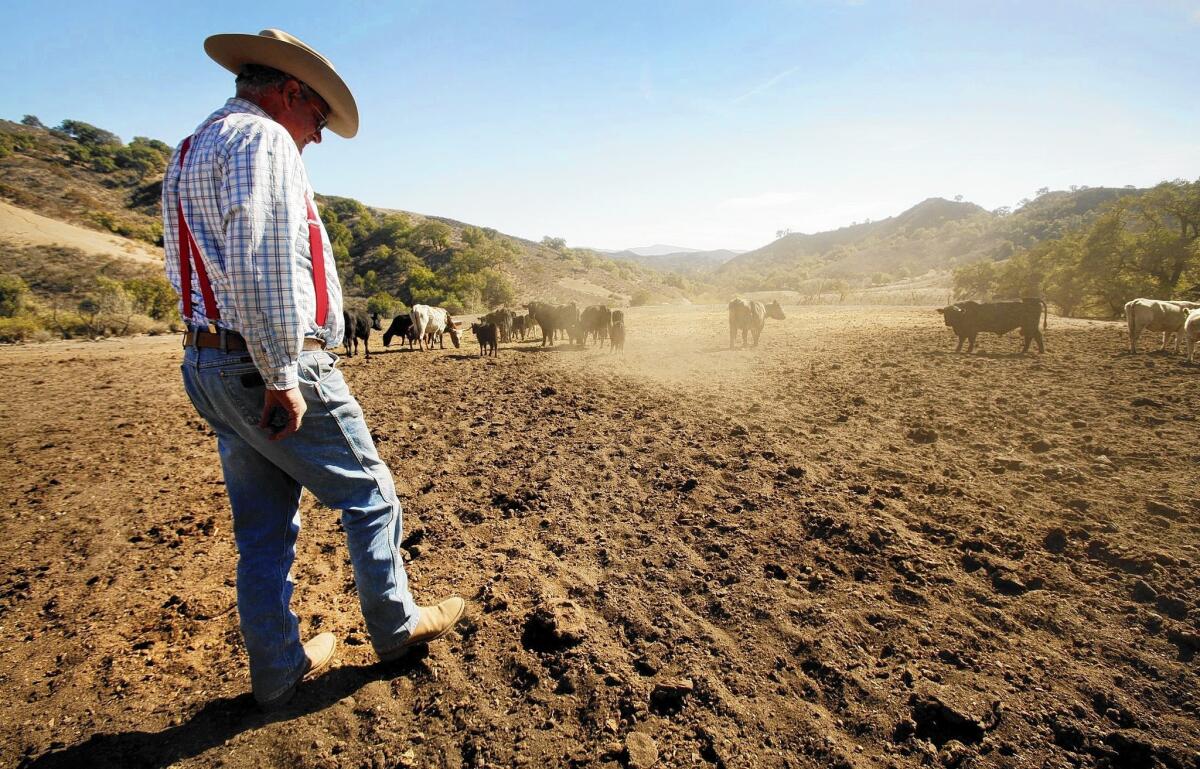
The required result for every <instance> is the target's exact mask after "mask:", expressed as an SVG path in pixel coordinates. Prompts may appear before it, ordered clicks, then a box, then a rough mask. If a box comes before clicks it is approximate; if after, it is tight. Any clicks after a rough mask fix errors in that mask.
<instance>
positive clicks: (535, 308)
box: [525, 302, 558, 347]
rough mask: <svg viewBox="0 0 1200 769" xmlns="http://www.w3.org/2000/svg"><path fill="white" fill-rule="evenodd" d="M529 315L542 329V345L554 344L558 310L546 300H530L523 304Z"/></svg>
mask: <svg viewBox="0 0 1200 769" xmlns="http://www.w3.org/2000/svg"><path fill="white" fill-rule="evenodd" d="M525 309H526V310H528V311H529V315H528V316H526V317H528V318H531V319H532V320H533V321H534V322H535V323H537V324H538V326H540V327H541V329H542V347H545V346H546V345H550V346H551V347H553V346H554V332H555V331H557V330H558V312H557V311H556V308H555V307H554V305H552V304H548V303H546V302H530V303H529V304H527V305H525Z"/></svg>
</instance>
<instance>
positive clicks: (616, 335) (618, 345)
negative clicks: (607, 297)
mask: <svg viewBox="0 0 1200 769" xmlns="http://www.w3.org/2000/svg"><path fill="white" fill-rule="evenodd" d="M617 312H618V311H617V310H614V311H613V315H616V314H617ZM608 333H609V336H610V338H611V343H610V344H609V347H608V349H609V351H610V352H624V351H625V321H624V320H614V321H613V324H612V328H610V329H609V331H608Z"/></svg>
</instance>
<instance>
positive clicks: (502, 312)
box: [343, 302, 625, 359]
mask: <svg viewBox="0 0 1200 769" xmlns="http://www.w3.org/2000/svg"><path fill="white" fill-rule="evenodd" d="M343 320H344V321H345V324H346V336H345V339H344V341H343V344H344V345H345V348H346V355H347V357H354V355H355V354H357V352H358V343H359V341H360V340H361V341H362V346H363V352H364V355H365V356H366V357H367V358H368V359H369V358H370V356H371V348H370V344H369V338H370V335H371V330H372V329H374V330H375V331H383V325H382V318H381V317H380V316H379V314H378V313H372V314H370V315H368V314H366V313H362V312H357V311H346V312H345V313H344V318H343ZM534 329H540V330H541V333H542V346H546V345H551V346H553V344H554V342H555V341H556V340H557V339H559V338H566V339H567V340H569V341H570V343H571V344H572V345H578V346H580V347H586V346H587V344H588V340H589V339H590V340H592V341H594V342H596V343H597V344H598V345H599V346H600V347H603V346H604V343H605V341H608V342H609V346H610V348H611V349H612V350H613V351H614V352H620V351H622V350H624V348H625V313H624V311H622V310H610V309H609V308H608V307H606V306H604V305H602V304H601V305H593V306H590V307H585V308H584V309H583V310H582V311H581V310H580V309H579V307H578V305H576V304H575V303H574V302H571V303H569V304H561V305H555V304H550V303H547V302H530V303H529V304H527V305H525V312H524V313H517V312H514V311H512V310H510V309H508V308H504V307H502V308H500V309H497V310H492V311H491V312H489V313H488V314H486V315H484V316H482V317H480V318H479V321H478V322H476V323H472V324H471V332H472V333H473V334H474V335H475V338H476V340H477V341H478V342H479V355H480V357H483V356H485V355H492V356H494V355H496V354H497V352H498V350H499V344H500V343H505V344H507V343H509V342H515V341H517V340H520V341H522V342H523V341H525V337H526V336H527V335H529V334H533V333H534ZM446 335H449V337H450V341H451V342H452V343H453V344H454V346H455V347H458V346H459V344H460V341H459V324H458V322H457V321H455V320H454V319H453V318H452V317H450V313H449V312H447V311H446V310H445V309H444V308H441V307H430V306H429V305H425V304H417V305H413V308H412V310H410V311H409V312H408V313H407V314H405V315H397V316H396V317H394V318H392V322H391V323H390V324H389V325H388V328H387V330H386V331H383V346H384V347H390V346H391V344H392V340H393V339H397V338H399V339H402V340H404V341H407V342H408V349H410V350H411V349H413V346H414V345H416V347H417V348H418V349H420V350H425V349H430V350H432V349H433V346H434V345H435V344H436V345H437V346H438V347H439V348H440V349H443V350H444V349H446V345H445V340H444V338H445V336H446Z"/></svg>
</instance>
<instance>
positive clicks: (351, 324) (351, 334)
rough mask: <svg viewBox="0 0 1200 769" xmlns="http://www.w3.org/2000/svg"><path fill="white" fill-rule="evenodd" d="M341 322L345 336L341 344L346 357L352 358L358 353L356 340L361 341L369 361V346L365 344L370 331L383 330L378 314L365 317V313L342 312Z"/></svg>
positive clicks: (354, 311)
mask: <svg viewBox="0 0 1200 769" xmlns="http://www.w3.org/2000/svg"><path fill="white" fill-rule="evenodd" d="M342 320H343V321H344V322H345V324H346V336H345V337H344V338H343V339H342V344H344V345H345V346H346V357H347V358H353V357H354V353H356V352H358V340H359V339H361V340H362V342H363V351H364V353H365V357H366V359H367V360H370V359H371V346H370V345H369V344H368V343H367V339H368V338H370V336H371V329H375V330H376V331H379V330H381V329H382V328H383V326H381V325H380V324H379V313H377V312H375V313H371V314H370V315H367V314H366V313H365V312H358V311H356V310H345V311H343V312H342ZM351 345H353V347H352V346H351Z"/></svg>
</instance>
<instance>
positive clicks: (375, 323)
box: [371, 312, 383, 331]
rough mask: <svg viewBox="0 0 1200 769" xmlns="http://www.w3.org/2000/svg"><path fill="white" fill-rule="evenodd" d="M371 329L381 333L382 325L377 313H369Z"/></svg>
mask: <svg viewBox="0 0 1200 769" xmlns="http://www.w3.org/2000/svg"><path fill="white" fill-rule="evenodd" d="M371 328H373V329H375V330H376V331H383V325H382V323H380V318H379V313H377V312H373V313H371Z"/></svg>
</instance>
